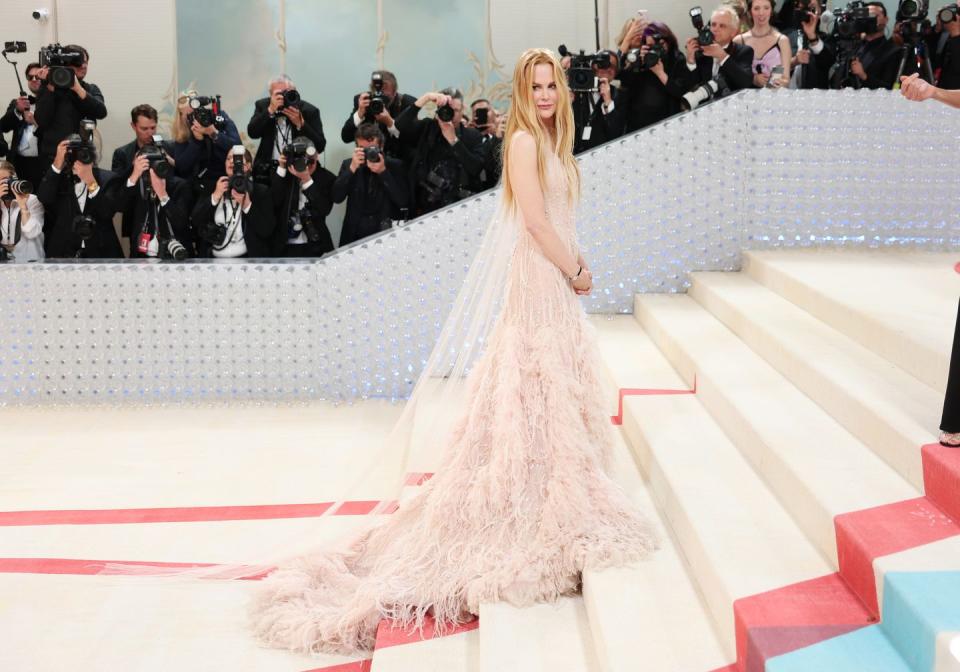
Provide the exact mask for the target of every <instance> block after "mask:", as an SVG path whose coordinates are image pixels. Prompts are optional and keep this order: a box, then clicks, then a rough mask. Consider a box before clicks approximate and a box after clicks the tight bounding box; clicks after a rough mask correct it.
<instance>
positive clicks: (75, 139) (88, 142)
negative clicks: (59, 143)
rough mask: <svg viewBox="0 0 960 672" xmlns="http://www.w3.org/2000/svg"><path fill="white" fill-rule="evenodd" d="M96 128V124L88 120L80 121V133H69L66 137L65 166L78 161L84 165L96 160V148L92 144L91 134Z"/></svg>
mask: <svg viewBox="0 0 960 672" xmlns="http://www.w3.org/2000/svg"><path fill="white" fill-rule="evenodd" d="M96 128H97V122H95V121H92V120H90V119H81V120H80V132H79V133H71V134H70V135H68V136H67V137H66V141H67V153H66V161H67V165H70V164H72V163H73V162H74V161H78V162H80V163H82V164H85V165H90V164H92V163H95V162H96V160H97V146H96V144H95V143H94V137H93V132H94V131H95V130H96Z"/></svg>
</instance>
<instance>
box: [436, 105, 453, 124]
mask: <svg viewBox="0 0 960 672" xmlns="http://www.w3.org/2000/svg"><path fill="white" fill-rule="evenodd" d="M455 114H456V112H455V111H454V109H453V105H451V104H450V103H447V104H446V105H441V106H440V107H438V108H437V119H439V120H440V121H446V122H451V121H453V117H454V115H455Z"/></svg>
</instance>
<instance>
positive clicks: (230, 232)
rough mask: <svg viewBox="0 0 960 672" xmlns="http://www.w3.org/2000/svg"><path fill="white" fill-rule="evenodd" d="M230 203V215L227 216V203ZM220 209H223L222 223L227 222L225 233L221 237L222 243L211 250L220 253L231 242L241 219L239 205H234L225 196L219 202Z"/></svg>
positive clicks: (241, 214) (241, 213) (241, 211)
mask: <svg viewBox="0 0 960 672" xmlns="http://www.w3.org/2000/svg"><path fill="white" fill-rule="evenodd" d="M228 200H229V201H230V214H229V215H228V214H227V201H228ZM220 207H221V208H222V209H223V221H224V222H227V232H226V234H225V235H224V236H223V242H222V243H221V244H220V245H214V246H213V249H214V250H216V251H217V252H222V251H223V250H225V249H227V246H228V245H229V244H230V241H232V240H233V236H234V234H235V233H236V232H237V227H238V226H240V219H241V217H243V208H242V207H240V206H239V205H234V203H233V199H228V198H227V197H226V196H224V197H223V200H221V201H220Z"/></svg>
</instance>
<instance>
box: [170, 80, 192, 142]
mask: <svg viewBox="0 0 960 672" xmlns="http://www.w3.org/2000/svg"><path fill="white" fill-rule="evenodd" d="M197 95H199V94H198V93H197V92H196V91H194V90H193V89H188V90H186V91H181V92H180V95H179V96H177V106H176V110H175V111H174V113H173V122H172V123H171V125H170V131H171V133H170V135H172V136H173V141H174V142H186V141H187V140H189V139H190V124H188V123H186V122H185V121H184V120H183V115H182V114H181V113H180V108H181V107H182V106H183V105H184V104H185V103H186V102H187V100H188V99H189V98H190V97H191V96H197Z"/></svg>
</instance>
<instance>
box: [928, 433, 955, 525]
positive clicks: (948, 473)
mask: <svg viewBox="0 0 960 672" xmlns="http://www.w3.org/2000/svg"><path fill="white" fill-rule="evenodd" d="M921 454H922V455H923V491H924V492H925V493H926V495H927V498H928V499H929V500H931V501H932V502H933V503H934V504H936V505H937V506H938V507H940V508H941V509H943V511H944V512H945V513H946V514H947V515H948V516H950V517H951V518H953V519H954V520H960V448H947V447H946V446H941V445H940V444H939V443H930V444H927V445H925V446H923V448H922V449H921Z"/></svg>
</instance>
